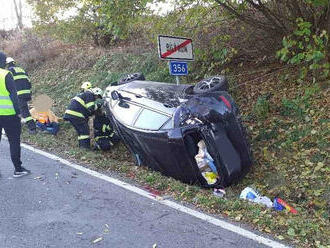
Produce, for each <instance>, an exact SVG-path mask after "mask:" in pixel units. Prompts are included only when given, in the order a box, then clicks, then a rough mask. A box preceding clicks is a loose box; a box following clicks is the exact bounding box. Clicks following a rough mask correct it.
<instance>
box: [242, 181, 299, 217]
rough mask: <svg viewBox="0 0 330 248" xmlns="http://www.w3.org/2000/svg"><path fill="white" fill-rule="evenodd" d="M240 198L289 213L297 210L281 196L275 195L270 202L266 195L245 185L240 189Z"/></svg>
mask: <svg viewBox="0 0 330 248" xmlns="http://www.w3.org/2000/svg"><path fill="white" fill-rule="evenodd" d="M240 198H241V199H246V200H248V201H251V202H255V203H259V204H263V205H265V206H266V207H268V208H274V209H275V210H277V211H282V210H283V209H286V210H288V211H289V212H290V213H293V214H297V213H298V211H297V210H296V209H294V208H293V207H291V206H290V205H289V204H287V203H286V202H285V201H283V200H282V199H281V198H278V197H275V199H274V201H273V202H272V201H271V200H270V199H269V198H268V197H267V196H261V195H260V193H259V192H258V191H257V190H255V189H252V188H250V187H246V188H245V189H244V190H242V192H241V195H240Z"/></svg>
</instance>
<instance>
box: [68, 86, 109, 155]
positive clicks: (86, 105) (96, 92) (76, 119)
mask: <svg viewBox="0 0 330 248" xmlns="http://www.w3.org/2000/svg"><path fill="white" fill-rule="evenodd" d="M102 95H103V91H102V90H101V89H100V88H90V89H88V90H86V91H84V92H81V93H79V94H78V95H76V96H75V97H74V98H72V100H71V102H70V104H69V106H68V108H67V110H66V111H65V115H64V120H66V121H70V123H71V124H72V126H73V127H74V128H75V129H76V131H77V133H78V142H79V147H81V148H86V149H90V137H89V126H88V119H89V117H90V116H93V115H94V114H95V111H96V110H97V109H99V108H100V107H101V106H99V105H98V104H97V103H96V100H97V99H100V98H102Z"/></svg>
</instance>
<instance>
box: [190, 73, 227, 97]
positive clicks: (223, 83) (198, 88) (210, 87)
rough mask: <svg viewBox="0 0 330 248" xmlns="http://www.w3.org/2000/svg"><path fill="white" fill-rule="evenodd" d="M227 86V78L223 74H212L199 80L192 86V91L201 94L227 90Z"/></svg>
mask: <svg viewBox="0 0 330 248" xmlns="http://www.w3.org/2000/svg"><path fill="white" fill-rule="evenodd" d="M228 88H229V86H228V80H227V78H226V77H225V76H214V77H210V78H206V79H203V80H202V81H199V82H198V83H197V84H196V85H195V86H194V93H195V94H202V93H209V92H214V91H228Z"/></svg>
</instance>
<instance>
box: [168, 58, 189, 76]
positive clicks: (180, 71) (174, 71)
mask: <svg viewBox="0 0 330 248" xmlns="http://www.w3.org/2000/svg"><path fill="white" fill-rule="evenodd" d="M169 68H170V74H171V75H173V76H184V75H188V63H187V62H181V61H170V63H169Z"/></svg>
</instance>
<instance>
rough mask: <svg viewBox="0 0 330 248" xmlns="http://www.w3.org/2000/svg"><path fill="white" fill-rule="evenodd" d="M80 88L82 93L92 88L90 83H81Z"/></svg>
mask: <svg viewBox="0 0 330 248" xmlns="http://www.w3.org/2000/svg"><path fill="white" fill-rule="evenodd" d="M80 88H81V89H83V90H84V91H86V90H88V89H90V88H92V83H91V82H83V83H82V85H81V87H80Z"/></svg>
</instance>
